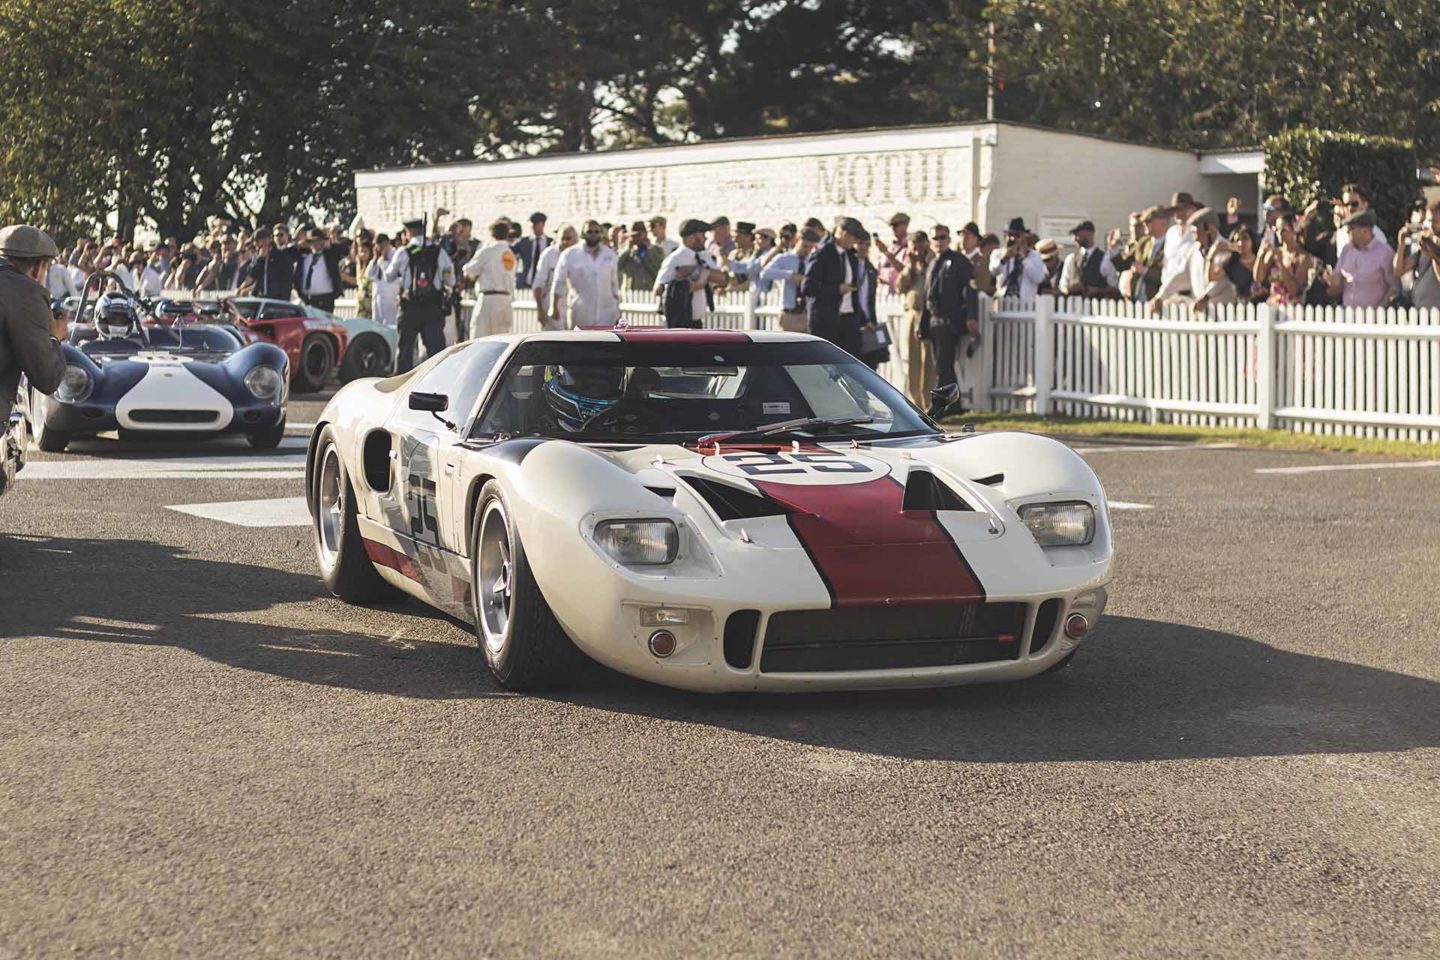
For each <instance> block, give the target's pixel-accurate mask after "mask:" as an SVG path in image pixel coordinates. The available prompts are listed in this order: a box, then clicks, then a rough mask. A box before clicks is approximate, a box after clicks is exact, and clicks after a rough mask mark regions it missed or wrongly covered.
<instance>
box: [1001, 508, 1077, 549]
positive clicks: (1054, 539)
mask: <svg viewBox="0 0 1440 960" xmlns="http://www.w3.org/2000/svg"><path fill="white" fill-rule="evenodd" d="M1017 512H1018V513H1019V514H1020V519H1021V520H1022V521H1024V523H1025V526H1026V527H1028V528H1029V529H1030V532H1031V533H1032V534H1034V535H1035V542H1036V543H1038V544H1040V546H1042V547H1079V546H1084V545H1085V544H1087V543H1089V542H1090V541H1091V540H1094V539H1095V509H1094V508H1093V507H1091V506H1090V504H1088V503H1084V502H1082V501H1079V500H1071V501H1067V502H1065V503H1027V504H1025V505H1024V506H1023V507H1021V508H1020V509H1019V510H1018V511H1017Z"/></svg>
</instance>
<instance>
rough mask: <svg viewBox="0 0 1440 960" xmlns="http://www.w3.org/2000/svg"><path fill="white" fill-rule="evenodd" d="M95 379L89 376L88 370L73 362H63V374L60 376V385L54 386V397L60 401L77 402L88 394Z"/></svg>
mask: <svg viewBox="0 0 1440 960" xmlns="http://www.w3.org/2000/svg"><path fill="white" fill-rule="evenodd" d="M94 386H95V381H94V380H93V379H91V377H90V371H89V370H86V369H85V368H84V367H82V366H79V365H77V364H73V363H67V364H65V375H64V376H63V377H61V378H60V386H58V387H56V388H55V393H54V397H55V399H56V400H59V401H60V402H61V403H79V402H80V401H81V400H84V399H85V398H86V397H88V396H90V391H91V390H92V389H93V388H94Z"/></svg>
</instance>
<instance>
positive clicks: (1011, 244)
mask: <svg viewBox="0 0 1440 960" xmlns="http://www.w3.org/2000/svg"><path fill="white" fill-rule="evenodd" d="M1035 242H1036V239H1035V236H1034V234H1032V233H1031V232H1030V230H1029V228H1028V227H1026V226H1025V221H1024V219H1022V218H1021V217H1016V218H1015V219H1014V220H1011V221H1010V225H1009V226H1008V227H1006V228H1005V246H1004V248H1003V249H1000V250H996V251H995V252H994V253H993V254H992V255H991V257H990V275H991V276H992V277H995V278H996V280H997V281H998V288H997V290H996V295H997V296H1000V297H1005V298H1008V299H1019V300H1034V299H1035V296H1036V294H1038V293H1039V292H1040V285H1041V284H1042V283H1044V282H1045V279H1046V277H1048V276H1049V270H1047V269H1046V267H1045V260H1044V259H1043V258H1042V257H1041V256H1040V254H1039V253H1037V252H1036V250H1035Z"/></svg>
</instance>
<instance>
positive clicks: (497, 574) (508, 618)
mask: <svg viewBox="0 0 1440 960" xmlns="http://www.w3.org/2000/svg"><path fill="white" fill-rule="evenodd" d="M470 558H471V564H470V596H471V598H472V602H473V603H474V606H475V635H476V637H477V638H478V639H479V641H480V649H481V650H483V651H484V653H485V662H486V663H487V664H489V666H490V672H491V673H493V674H495V678H496V679H497V680H499V681H500V682H501V683H502V684H504V685H505V686H506V687H508V688H509V689H511V690H516V691H522V692H523V691H532V690H553V689H555V688H557V687H562V686H564V685H565V684H566V683H568V682H569V681H570V680H572V679H573V678H574V676H575V674H576V673H577V672H578V670H579V668H580V666H581V665H582V664H583V663H584V660H585V658H584V656H583V655H582V654H581V653H580V651H579V650H577V649H576V648H575V645H574V644H573V643H571V642H570V638H569V637H567V636H566V635H565V631H564V630H563V629H562V628H561V626H560V622H559V621H558V620H556V619H555V614H554V613H552V612H551V610H550V605H549V604H548V603H546V602H545V598H544V596H542V595H541V593H540V587H539V585H538V584H536V582H535V574H534V573H533V572H532V571H531V569H530V561H529V560H528V559H527V558H526V556H525V547H524V545H523V544H522V543H521V542H520V536H519V534H518V532H517V531H516V529H515V521H514V518H513V517H512V516H511V513H510V505H509V502H508V501H507V500H506V498H505V491H504V490H503V489H502V488H501V487H500V484H499V483H497V482H496V481H494V480H491V481H490V482H488V483H486V484H485V487H484V488H483V489H482V490H481V491H480V502H479V505H478V506H477V507H476V511H475V524H474V533H473V534H472V535H471V544H470Z"/></svg>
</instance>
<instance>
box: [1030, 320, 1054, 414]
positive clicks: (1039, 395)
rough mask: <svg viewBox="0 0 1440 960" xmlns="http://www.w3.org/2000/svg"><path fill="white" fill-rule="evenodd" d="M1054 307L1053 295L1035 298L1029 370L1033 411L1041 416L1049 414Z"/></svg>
mask: <svg viewBox="0 0 1440 960" xmlns="http://www.w3.org/2000/svg"><path fill="white" fill-rule="evenodd" d="M1054 308H1055V298H1054V297H1049V296H1043V295H1042V296H1039V297H1036V298H1035V357H1034V360H1033V361H1032V362H1031V364H1030V370H1031V372H1032V374H1033V375H1034V377H1035V413H1036V414H1037V415H1039V416H1042V417H1045V416H1049V414H1050V378H1051V376H1052V374H1053V373H1054V369H1053V368H1054V365H1055V350H1054V348H1053V347H1052V346H1051V344H1050V337H1051V333H1052V327H1051V325H1050V312H1051V311H1052V310H1053V309H1054Z"/></svg>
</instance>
